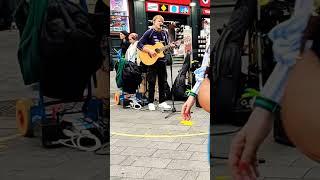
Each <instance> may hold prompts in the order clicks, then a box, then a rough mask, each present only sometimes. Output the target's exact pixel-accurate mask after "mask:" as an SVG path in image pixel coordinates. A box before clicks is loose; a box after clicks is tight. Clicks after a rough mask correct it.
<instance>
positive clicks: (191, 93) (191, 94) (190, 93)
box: [188, 91, 197, 97]
mask: <svg viewBox="0 0 320 180" xmlns="http://www.w3.org/2000/svg"><path fill="white" fill-rule="evenodd" d="M188 96H193V97H197V94H196V93H194V92H191V91H190V92H189V93H188Z"/></svg>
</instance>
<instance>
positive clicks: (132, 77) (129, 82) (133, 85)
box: [122, 61, 142, 94]
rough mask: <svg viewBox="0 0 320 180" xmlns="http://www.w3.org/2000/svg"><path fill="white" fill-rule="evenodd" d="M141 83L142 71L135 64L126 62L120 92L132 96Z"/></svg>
mask: <svg viewBox="0 0 320 180" xmlns="http://www.w3.org/2000/svg"><path fill="white" fill-rule="evenodd" d="M141 82H142V70H141V67H140V66H138V65H137V64H136V63H134V62H131V61H127V62H126V63H125V65H124V68H123V70H122V90H123V91H124V92H127V93H130V94H134V93H136V91H137V89H138V87H139V85H140V84H141Z"/></svg>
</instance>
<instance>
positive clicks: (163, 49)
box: [159, 45, 170, 51]
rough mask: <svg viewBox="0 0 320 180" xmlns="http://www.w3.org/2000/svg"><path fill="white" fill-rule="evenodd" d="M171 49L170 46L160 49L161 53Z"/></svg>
mask: <svg viewBox="0 0 320 180" xmlns="http://www.w3.org/2000/svg"><path fill="white" fill-rule="evenodd" d="M169 48H170V45H166V46H164V47H162V48H160V49H159V50H160V51H165V50H167V49H169Z"/></svg>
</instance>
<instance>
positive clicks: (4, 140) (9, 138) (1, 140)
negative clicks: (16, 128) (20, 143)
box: [0, 134, 21, 143]
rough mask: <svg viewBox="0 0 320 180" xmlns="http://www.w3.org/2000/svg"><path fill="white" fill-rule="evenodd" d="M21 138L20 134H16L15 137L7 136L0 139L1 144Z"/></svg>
mask: <svg viewBox="0 0 320 180" xmlns="http://www.w3.org/2000/svg"><path fill="white" fill-rule="evenodd" d="M20 136H21V135H20V134H15V135H11V136H6V137H0V143H2V142H6V141H9V140H12V139H15V138H17V137H20Z"/></svg>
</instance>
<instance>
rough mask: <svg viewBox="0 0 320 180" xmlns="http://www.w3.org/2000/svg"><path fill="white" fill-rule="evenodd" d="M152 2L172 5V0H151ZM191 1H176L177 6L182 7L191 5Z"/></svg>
mask: <svg viewBox="0 0 320 180" xmlns="http://www.w3.org/2000/svg"><path fill="white" fill-rule="evenodd" d="M149 1H152V2H158V3H160V4H161V3H172V2H173V1H172V0H149ZM190 2H191V0H179V1H174V3H175V4H181V5H188V6H189V4H190Z"/></svg>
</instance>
